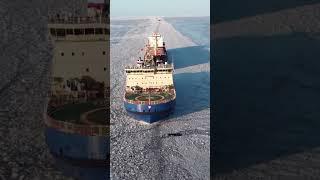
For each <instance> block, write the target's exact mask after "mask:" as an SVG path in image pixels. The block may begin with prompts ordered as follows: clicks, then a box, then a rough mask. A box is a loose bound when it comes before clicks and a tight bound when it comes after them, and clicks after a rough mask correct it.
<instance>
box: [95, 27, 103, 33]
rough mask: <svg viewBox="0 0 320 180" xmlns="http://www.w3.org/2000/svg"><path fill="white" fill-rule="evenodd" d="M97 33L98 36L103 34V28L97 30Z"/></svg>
mask: <svg viewBox="0 0 320 180" xmlns="http://www.w3.org/2000/svg"><path fill="white" fill-rule="evenodd" d="M95 33H96V34H103V30H102V28H96V29H95Z"/></svg>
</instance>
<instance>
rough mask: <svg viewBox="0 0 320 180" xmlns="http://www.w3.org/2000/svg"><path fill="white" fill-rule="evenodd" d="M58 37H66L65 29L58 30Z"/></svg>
mask: <svg viewBox="0 0 320 180" xmlns="http://www.w3.org/2000/svg"><path fill="white" fill-rule="evenodd" d="M57 36H66V31H65V29H57Z"/></svg>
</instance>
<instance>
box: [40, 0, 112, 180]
mask: <svg viewBox="0 0 320 180" xmlns="http://www.w3.org/2000/svg"><path fill="white" fill-rule="evenodd" d="M108 4H109V3H107V2H106V1H104V2H103V3H87V4H86V5H87V9H88V15H87V16H73V15H72V16H69V15H62V14H54V15H49V18H48V21H49V23H48V30H49V37H50V39H51V41H52V45H53V63H52V71H51V72H52V73H51V77H52V83H51V91H50V95H49V101H48V104H47V111H46V114H45V115H44V120H45V125H46V128H45V139H46V144H47V146H48V149H49V151H50V153H51V155H52V156H53V158H54V160H55V165H56V168H57V169H59V170H61V171H62V172H63V173H64V174H65V175H67V176H71V177H74V178H75V179H81V180H91V179H95V180H106V179H109V172H108V170H109V168H108V166H109V154H110V153H109V116H108V111H109V109H108V108H109V100H108V98H109V86H110V85H109V80H108V79H109V78H108V76H109V69H110V68H109V55H108V53H107V52H109V50H108V49H109V48H108V46H109V35H110V30H109V24H110V22H109V18H108V15H109V7H108V6H109V5H108Z"/></svg>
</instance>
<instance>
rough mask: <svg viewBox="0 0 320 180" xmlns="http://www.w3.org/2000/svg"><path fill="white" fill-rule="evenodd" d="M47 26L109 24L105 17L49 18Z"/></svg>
mask: <svg viewBox="0 0 320 180" xmlns="http://www.w3.org/2000/svg"><path fill="white" fill-rule="evenodd" d="M48 21H49V24H93V23H98V24H106V23H107V24H109V23H110V19H109V18H107V17H102V16H100V17H64V18H58V17H49V18H48Z"/></svg>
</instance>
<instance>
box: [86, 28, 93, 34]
mask: <svg viewBox="0 0 320 180" xmlns="http://www.w3.org/2000/svg"><path fill="white" fill-rule="evenodd" d="M85 33H86V34H94V29H93V28H89V29H85Z"/></svg>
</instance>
